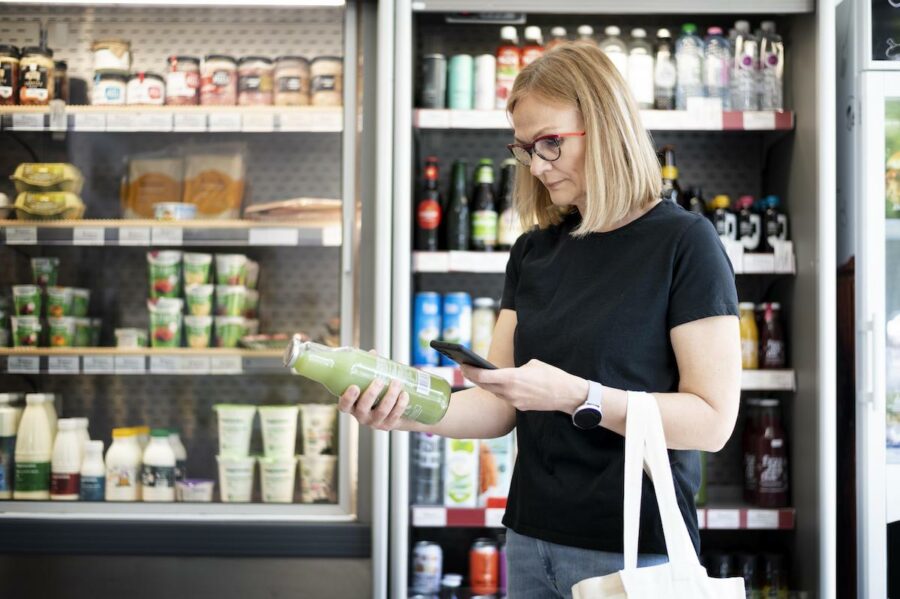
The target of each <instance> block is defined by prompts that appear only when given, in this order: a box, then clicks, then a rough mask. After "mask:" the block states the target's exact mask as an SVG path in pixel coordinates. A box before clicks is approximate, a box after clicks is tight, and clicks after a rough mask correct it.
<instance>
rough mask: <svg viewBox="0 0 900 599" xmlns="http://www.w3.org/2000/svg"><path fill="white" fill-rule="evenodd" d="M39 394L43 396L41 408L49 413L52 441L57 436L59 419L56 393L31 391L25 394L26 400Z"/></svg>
mask: <svg viewBox="0 0 900 599" xmlns="http://www.w3.org/2000/svg"><path fill="white" fill-rule="evenodd" d="M37 396H40V397H41V398H42V400H41V408H42V409H43V410H44V412H46V413H47V422H48V423H49V424H50V439H51V442H52V440H53V439H55V438H56V426H57V425H56V422H57V420H59V418H58V416H57V415H56V395H54V394H53V393H29V394H28V395H26V396H25V401H26V402H28V398H29V397H37Z"/></svg>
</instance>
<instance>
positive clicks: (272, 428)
mask: <svg viewBox="0 0 900 599" xmlns="http://www.w3.org/2000/svg"><path fill="white" fill-rule="evenodd" d="M299 412H300V409H299V407H298V406H260V407H259V420H260V422H261V423H262V437H263V453H264V454H265V455H266V457H292V456H293V455H294V454H295V453H296V446H297V414H299Z"/></svg>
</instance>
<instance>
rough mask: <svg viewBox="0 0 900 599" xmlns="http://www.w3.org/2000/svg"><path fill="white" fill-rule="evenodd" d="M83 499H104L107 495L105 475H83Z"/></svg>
mask: <svg viewBox="0 0 900 599" xmlns="http://www.w3.org/2000/svg"><path fill="white" fill-rule="evenodd" d="M80 497H81V501H103V499H104V498H105V497H106V477H105V476H82V477H81V493H80Z"/></svg>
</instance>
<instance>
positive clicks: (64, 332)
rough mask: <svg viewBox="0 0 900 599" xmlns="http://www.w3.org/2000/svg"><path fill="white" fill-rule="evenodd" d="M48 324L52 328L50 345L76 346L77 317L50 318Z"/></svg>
mask: <svg viewBox="0 0 900 599" xmlns="http://www.w3.org/2000/svg"><path fill="white" fill-rule="evenodd" d="M47 325H48V328H49V330H50V347H74V346H75V319H74V318H72V317H71V316H63V317H62V318H48V319H47Z"/></svg>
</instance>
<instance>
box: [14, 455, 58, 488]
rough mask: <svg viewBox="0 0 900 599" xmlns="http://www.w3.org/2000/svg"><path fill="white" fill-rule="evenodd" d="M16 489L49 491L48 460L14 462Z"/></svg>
mask: <svg viewBox="0 0 900 599" xmlns="http://www.w3.org/2000/svg"><path fill="white" fill-rule="evenodd" d="M15 489H16V491H22V492H26V493H27V492H32V491H49V490H50V462H16V487H15Z"/></svg>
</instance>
